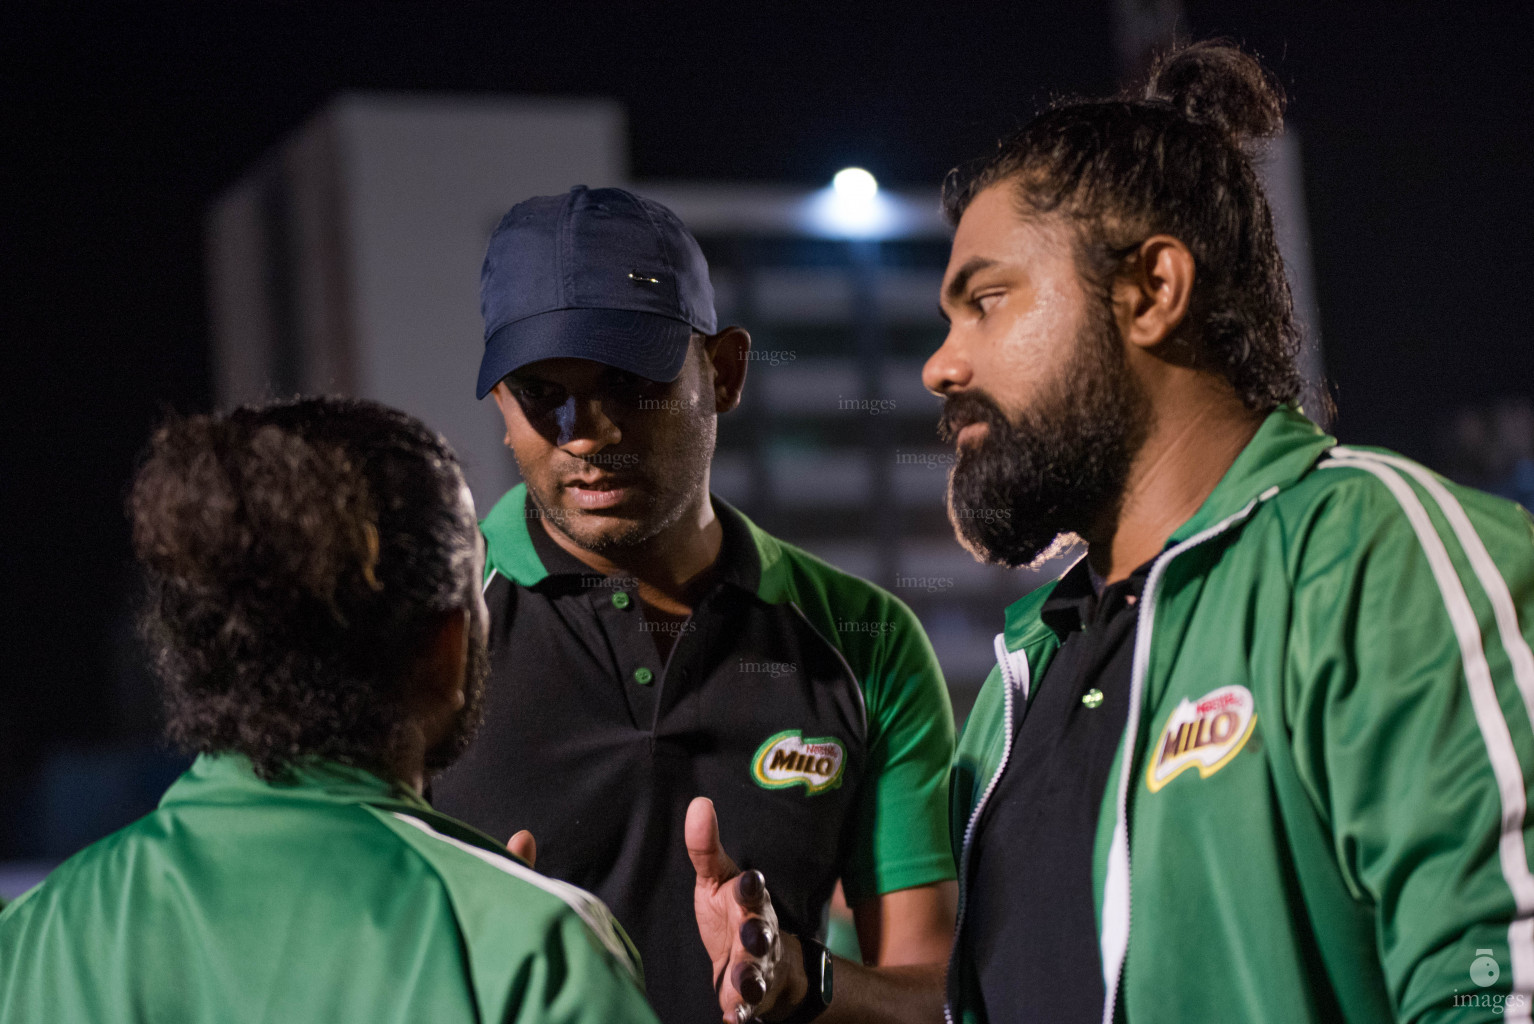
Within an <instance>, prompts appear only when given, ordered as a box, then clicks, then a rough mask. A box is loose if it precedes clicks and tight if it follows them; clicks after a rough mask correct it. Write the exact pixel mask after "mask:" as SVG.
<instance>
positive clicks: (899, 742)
mask: <svg viewBox="0 0 1534 1024" xmlns="http://www.w3.org/2000/svg"><path fill="white" fill-rule="evenodd" d="M881 597H882V598H883V600H884V602H885V606H884V608H883V609H882V613H881V621H882V622H883V624H884V625H885V627H886V628H885V629H884V631H883V632H882V633H880V634H879V635H877V636H875V637H873V638H872V644H873V646H872V648H871V650H870V652H869V653H870V658H869V661H868V668H867V670H866V675H865V677H864V680H863V695H864V701H865V703H866V705H867V708H868V756H869V765H868V772H867V774H866V779H867V782H865V783H864V786H863V791H862V795H861V796H860V798H859V804H858V809H857V823H856V829H857V832H856V838H857V841H856V842H855V843H854V845H853V849H852V850H851V853H850V856H849V858H848V863H847V866H846V869H845V870H844V871H843V873H842V888H843V890H844V891H845V893H846V896H847V902H848V904H849V905H852V906H856V905H858V904H859V903H863V902H866V901H867V900H869V899H871V898H873V897H875V896H879V895H882V894H884V893H887V892H895V891H897V890H899V889H909V888H911V887H913V886H918V885H930V884H932V883H934V882H943V881H948V880H949V879H952V878H954V877H955V872H954V866H953V854H952V852H951V850H950V848H949V842H948V771H949V766H950V763H951V762H952V760H953V750H954V729H953V707H952V705H951V704H950V703H949V700H948V689H947V687H946V685H945V684H944V682H943V671H942V669H941V668H939V667H938V663H937V656H936V655H935V654H934V653H933V651H932V644H931V643H930V642H929V641H928V640H927V635H926V633H925V632H923V631H922V628H921V624H920V623H919V622H918V621H917V619H916V616H915V615H914V614H913V613H912V612H911V609H910V608H908V607H906V605H905V603H904V602H902V601H900V600H899V599H898V598H896V597H894V596H892V595H889V594H883V593H882V592H881Z"/></svg>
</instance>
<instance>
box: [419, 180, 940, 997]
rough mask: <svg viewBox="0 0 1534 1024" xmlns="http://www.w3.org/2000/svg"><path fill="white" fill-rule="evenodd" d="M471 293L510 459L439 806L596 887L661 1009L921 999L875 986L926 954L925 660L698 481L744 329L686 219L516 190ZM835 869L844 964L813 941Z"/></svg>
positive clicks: (491, 523) (889, 623)
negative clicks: (468, 698) (474, 701)
mask: <svg viewBox="0 0 1534 1024" xmlns="http://www.w3.org/2000/svg"><path fill="white" fill-rule="evenodd" d="M481 309H482V311H483V313H484V318H485V352H484V358H483V360H482V361H481V363H480V368H479V382H478V387H477V394H478V396H479V397H480V398H484V397H485V396H486V395H492V396H493V397H494V399H495V401H496V403H497V405H498V406H499V408H500V411H501V414H502V416H503V418H504V420H505V423H506V444H507V446H508V447H510V448H511V450H512V453H513V455H514V456H515V458H516V460H517V465H518V467H519V468H520V469H521V473H522V477H523V481H524V482H523V483H522V484H520V485H518V486H517V487H516V488H514V489H513V490H512V491H510V492H509V493H508V494H507V495H506V496H505V497H503V498H502V499H501V500H500V502H498V503H497V504H496V506H495V508H494V509H493V510H492V511H491V512H490V514H489V515H488V516H487V517H486V518H485V520H484V521H483V522H482V524H481V528H482V530H483V531H484V534H485V538H486V541H487V548H488V557H487V560H486V578H485V598H486V601H487V603H488V605H489V608H490V612H491V631H490V645H491V671H490V682H489V684H488V689H487V697H486V720H485V724H484V728H483V729H482V730H481V732H480V738H479V740H478V741H477V743H476V744H475V746H474V747H473V748H472V749H471V750H470V751H469V752H468V753H467V754H466V755H465V756H464V757H463V759H462V760H461V761H460V763H459V764H458V766H457V767H455V769H454V770H453V771H451V772H449V773H447V774H445V775H444V776H442V777H441V778H440V779H439V780H438V781H437V783H436V785H435V787H434V792H433V799H434V800H435V802H436V804H437V805H438V807H440V808H441V809H443V810H445V811H447V812H449V813H452V814H454V815H457V816H459V817H461V818H464V819H466V820H467V821H469V822H471V823H473V824H475V825H477V826H479V827H481V828H483V829H485V830H487V831H489V832H490V833H491V834H492V835H511V834H512V833H514V832H518V831H519V830H522V829H527V830H530V831H531V832H532V833H533V834H534V835H536V836H537V838H538V841H539V845H540V847H541V849H542V853H541V855H540V857H539V862H538V866H539V868H540V869H542V870H543V871H545V872H547V873H548V874H550V875H552V876H554V877H556V878H561V879H564V880H566V881H570V882H573V883H575V884H577V885H580V886H583V887H585V888H588V889H590V890H592V891H593V892H595V893H596V894H597V895H599V896H600V897H601V898H602V899H603V900H604V901H606V902H607V904H608V905H609V906H611V907H612V909H613V911H614V912H615V914H616V915H617V917H618V919H619V920H620V922H621V923H622V924H623V926H624V927H625V928H626V929H627V930H628V932H629V934H630V935H631V936H632V937H633V938H634V940H635V943H636V945H637V946H638V948H639V950H640V953H641V954H642V957H643V960H644V969H645V977H646V983H647V988H648V992H649V996H650V999H651V1002H652V1004H653V1005H654V1007H655V1008H656V1010H657V1011H658V1012H659V1015H660V1017H661V1018H662V1019H663V1020H666V1021H668V1022H690V1021H695V1022H703V1021H709V1020H718V1019H720V1018H721V1015H727V1017H726V1019H728V1020H730V1021H735V1020H745V1019H748V1018H749V1017H750V1016H751V1011H752V1006H753V1005H754V1004H756V1003H757V1001H758V1000H759V999H760V998H761V992H760V986H759V984H758V982H759V981H760V979H761V978H762V977H764V976H771V977H776V978H778V979H780V985H779V989H780V990H781V991H780V992H779V994H778V995H777V996H776V998H775V1000H774V1006H773V1008H772V1010H771V1011H770V1012H769V1017H770V1018H771V1019H773V1020H791V1021H807V1020H813V1019H816V1018H817V1017H820V1016H821V1014H822V1013H824V1014H825V1017H824V1019H825V1020H827V1021H831V1020H835V1019H851V1018H850V1017H849V1016H848V1013H849V1011H856V1010H857V1009H858V1008H859V1007H860V1006H864V1007H866V1006H868V1005H870V1003H873V1004H877V1003H886V1004H887V1007H888V1009H889V1012H890V1014H891V1015H892V1019H899V1018H903V1017H906V1016H910V1015H912V1014H914V1015H915V1016H916V1017H917V1018H922V1017H926V1018H930V1017H932V1016H935V1015H938V1014H939V1013H940V1010H939V1005H938V1003H937V1001H936V999H935V994H936V991H935V990H936V986H935V985H928V986H927V990H928V991H927V995H926V996H924V997H918V998H912V997H911V996H910V995H908V994H907V995H900V994H898V992H897V990H898V989H902V988H905V987H907V984H906V983H907V982H909V980H910V979H911V978H912V977H913V976H927V975H935V976H936V977H941V973H942V969H943V968H942V965H943V964H944V963H945V962H946V960H947V956H948V952H949V947H950V943H951V939H952V934H953V922H954V913H955V903H956V890H955V886H954V882H953V878H954V866H953V858H952V854H951V852H950V849H949V842H948V817H947V785H948V767H949V760H950V758H951V755H952V751H953V716H952V711H951V709H950V707H949V703H948V697H947V691H946V689H945V687H944V684H943V679H942V674H941V672H940V670H939V668H938V665H937V661H936V659H935V658H934V656H933V653H932V648H931V645H930V644H929V643H928V642H927V638H926V636H925V634H923V632H922V630H921V626H920V625H919V624H918V623H917V621H916V619H915V617H914V616H913V615H912V613H911V611H910V609H908V608H907V607H906V606H905V605H904V604H902V603H901V602H900V601H899V600H898V599H896V598H895V597H893V596H892V595H890V594H888V593H886V592H885V591H883V590H881V589H879V588H878V587H875V586H874V585H872V584H870V583H868V582H866V581H864V580H860V579H857V578H855V577H852V576H849V575H847V574H845V573H842V572H839V571H837V570H836V569H834V568H832V567H831V566H829V565H827V564H826V563H824V562H822V561H820V560H819V559H817V558H815V557H814V556H812V555H810V554H808V553H806V552H804V551H801V550H800V549H798V548H795V547H793V546H792V545H789V544H786V543H784V542H782V541H780V540H777V539H776V538H774V537H772V536H770V535H768V534H766V533H765V532H763V531H762V530H761V529H759V528H758V527H757V526H756V525H755V524H753V523H752V522H750V521H749V520H748V519H747V518H746V517H745V516H744V515H742V514H741V513H740V512H738V511H737V510H735V509H734V508H732V507H730V506H729V505H728V504H726V503H725V502H724V501H722V500H720V499H719V498H717V497H713V496H712V495H711V494H710V493H709V468H710V462H711V461H712V458H713V453H714V445H715V439H716V436H717V429H718V422H717V421H718V416H719V415H720V414H721V413H727V412H729V411H730V410H732V409H734V408H735V407H736V406H737V405H738V404H739V402H740V396H741V390H742V388H743V386H744V384H745V378H746V366H747V361H748V356H749V352H750V347H751V339H750V336H749V335H748V334H747V333H746V332H745V331H744V330H742V329H741V328H739V327H726V328H724V329H722V330H721V329H720V327H719V325H718V323H717V320H716V315H715V312H714V296H713V287H712V285H711V284H710V283H709V277H708V264H707V262H706V260H705V259H704V257H703V253H702V251H701V250H700V249H699V247H698V243H697V242H696V240H694V239H693V237H692V235H691V234H689V233H688V231H687V229H686V228H685V227H684V226H683V225H682V223H681V221H679V220H678V219H677V217H676V215H675V214H673V213H672V212H671V211H670V210H667V209H666V208H665V207H663V206H661V205H660V204H658V203H655V202H652V201H650V200H647V199H644V198H641V197H639V196H636V195H634V194H633V193H631V192H627V191H624V190H622V189H616V188H602V189H587V188H585V187H582V186H578V187H576V188H574V189H571V190H570V191H569V192H568V193H566V194H565V195H561V196H542V197H537V198H533V199H529V200H527V201H526V202H523V203H519V204H518V205H516V206H515V207H513V208H512V209H511V211H510V212H509V213H507V215H506V216H505V218H503V219H502V221H501V223H500V225H499V227H497V228H496V230H495V233H494V235H492V237H491V239H490V245H489V251H488V252H487V254H486V256H485V264H484V271H483V274H482V278H481ZM695 798H696V799H695ZM703 798H706V799H703ZM721 827H722V828H723V830H724V833H725V836H726V839H727V842H726V843H725V844H724V845H727V846H728V847H729V849H730V850H731V852H732V853H733V855H734V856H735V858H737V860H738V863H739V865H740V867H741V868H744V869H746V870H745V872H744V873H743V874H742V873H741V872H740V871H739V870H738V869H737V868H736V863H735V862H733V861H731V860H730V858H729V857H727V856H725V854H724V852H723V849H722V846H721V843H720V837H719V833H720V829H721ZM763 880H765V883H766V886H768V887H770V889H771V902H770V904H769V903H767V901H766V892H765V889H764V887H763V885H762V882H763ZM838 881H840V882H841V884H842V887H843V889H844V891H845V893H846V897H847V901H848V903H849V905H850V906H851V907H852V910H853V915H854V918H855V921H856V924H857V931H858V937H859V944H860V946H861V948H862V951H863V960H864V962H865V964H867V965H868V966H867V967H865V966H864V965H862V964H852V963H848V962H846V961H842V960H839V959H836V958H833V957H831V956H830V955H829V954H828V953H827V952H826V951H825V948H824V946H823V945H822V944H821V943H822V942H823V940H824V939H825V921H826V906H827V903H828V901H829V899H830V897H831V894H832V890H833V889H834V887H835V885H836V883H837V882H838ZM737 900H738V901H741V902H743V903H746V904H748V905H750V906H753V907H760V908H770V909H775V911H776V920H775V923H774V921H773V919H772V915H771V913H770V912H769V913H768V914H767V916H766V920H765V921H764V920H763V919H762V918H759V917H756V916H752V917H751V919H750V927H751V929H752V930H753V934H752V935H750V936H745V935H742V936H740V937H739V938H741V939H742V940H744V947H745V949H746V950H750V951H751V953H752V954H755V956H756V958H757V959H758V960H760V961H762V962H761V963H753V962H752V960H751V958H750V956H749V955H743V951H742V949H741V944H740V943H732V939H734V938H736V937H735V936H733V935H731V934H729V933H728V932H727V929H728V927H729V926H728V925H727V924H726V923H725V922H726V921H729V920H732V919H734V920H739V917H740V915H739V914H738V913H736V914H733V915H732V914H731V913H730V906H729V904H730V903H731V902H733V901H737ZM700 932H701V934H702V939H703V941H702V942H700V941H699V938H698V937H699V935H700ZM732 948H734V949H735V954H734V957H735V960H734V962H732V960H731V955H732V954H731V949H732ZM784 977H787V978H788V979H789V980H788V982H787V984H786V987H785V986H783V985H782V983H781V979H782V978H784ZM833 977H834V978H835V988H834V989H833V980H832V979H833ZM836 991H840V993H841V994H840V995H837V996H836V1000H835V1002H836V1007H835V1008H834V1009H828V1007H829V1004H830V1003H831V1001H832V997H833V994H834V993H835V992H836ZM924 1000H925V1002H931V1005H930V1006H928V1005H926V1004H925V1002H924Z"/></svg>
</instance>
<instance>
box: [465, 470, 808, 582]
mask: <svg viewBox="0 0 1534 1024" xmlns="http://www.w3.org/2000/svg"><path fill="white" fill-rule="evenodd" d="M713 501H714V507H715V509H716V510H717V511H719V512H720V514H721V515H724V516H730V515H733V517H734V518H735V519H736V520H738V521H739V522H740V523H742V524H743V525H744V526H745V528H746V531H747V533H748V534H749V536H750V541H751V543H752V544H753V545H754V546H755V548H756V555H757V559H758V561H759V563H760V566H761V572H760V575H759V577H758V579H757V583H756V596H757V597H758V598H760V599H761V600H763V601H766V602H767V603H769V604H784V603H786V602H788V601H790V600H791V599H792V596H793V593H792V579H791V571H790V568H789V565H788V558H787V553H786V552H785V551H784V549H783V545H782V544H781V543H780V542H779V541H778V540H777V538H775V537H773V536H771V535H769V534H768V533H766V532H765V531H764V530H762V529H761V527H759V526H757V525H756V524H755V523H753V522H752V521H751V520H750V519H749V518H748V517H746V516H745V515H744V514H743V513H741V512H740V510H739V509H736V508H735V507H734V506H732V505H729V504H728V503H726V502H725V501H723V500H722V499H720V498H719V497H717V496H716V497H714V498H713ZM528 522H529V518H528V511H527V485H526V484H518V485H517V486H515V487H513V488H512V489H511V490H509V491H507V492H506V494H505V495H504V496H503V497H502V498H501V500H500V501H498V502H496V503H495V507H494V508H492V509H491V510H490V514H489V515H487V516H485V518H484V519H483V520H482V521H481V522H480V524H479V526H480V530H481V532H483V533H484V535H485V550H486V557H485V579H487V580H488V579H489V578H490V574H491V573H492V572H499V573H500V574H501V575H502V576H505V577H506V578H507V579H509V580H511V581H512V582H513V583H515V584H517V585H518V586H522V587H531V586H533V585H534V584H536V583H538V582H540V581H541V580H544V579H547V578H548V576H549V570H548V569H547V568H546V567H545V566H544V564H543V562H542V560H540V559H539V557H538V552H537V550H536V549H535V548H534V547H533V541H532V537H531V536H529V534H528V532H527V531H528Z"/></svg>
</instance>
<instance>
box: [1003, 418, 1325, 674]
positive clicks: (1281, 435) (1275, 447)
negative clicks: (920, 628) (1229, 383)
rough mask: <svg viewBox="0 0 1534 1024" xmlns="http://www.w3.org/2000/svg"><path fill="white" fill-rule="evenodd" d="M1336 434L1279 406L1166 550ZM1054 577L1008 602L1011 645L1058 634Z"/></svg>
mask: <svg viewBox="0 0 1534 1024" xmlns="http://www.w3.org/2000/svg"><path fill="white" fill-rule="evenodd" d="M1336 443H1337V439H1336V438H1334V437H1332V436H1330V435H1329V434H1327V433H1326V432H1325V431H1323V430H1322V429H1321V428H1320V427H1318V426H1316V425H1315V424H1314V423H1312V422H1311V421H1310V420H1309V419H1307V418H1306V417H1305V415H1304V413H1302V412H1300V411H1299V410H1298V409H1296V408H1295V407H1294V406H1290V405H1281V406H1279V407H1278V408H1277V409H1274V410H1273V411H1272V412H1270V413H1269V414H1268V415H1267V418H1266V419H1264V420H1263V421H1262V426H1260V427H1258V428H1257V433H1256V434H1253V435H1252V439H1251V440H1250V441H1248V442H1247V444H1246V447H1245V448H1243V449H1241V454H1240V455H1237V456H1236V461H1235V462H1233V463H1231V465H1230V468H1229V469H1227V470H1226V471H1225V475H1224V476H1222V477H1221V478H1220V482H1219V483H1218V484H1216V485H1215V488H1214V490H1213V491H1211V492H1210V493H1209V497H1207V498H1205V499H1204V503H1203V504H1202V505H1200V506H1199V508H1198V511H1197V512H1195V513H1193V516H1192V517H1191V518H1190V519H1189V520H1188V521H1187V522H1185V523H1183V524H1182V525H1181V526H1179V527H1178V528H1177V529H1176V530H1174V531H1173V532H1172V536H1170V537H1168V538H1167V542H1166V544H1165V545H1164V546H1163V547H1162V550H1163V551H1165V550H1166V549H1167V548H1170V547H1172V546H1174V545H1176V544H1180V543H1182V542H1183V541H1185V540H1187V539H1188V538H1189V537H1192V536H1194V535H1196V534H1198V533H1199V532H1201V531H1203V530H1205V529H1208V528H1209V527H1211V526H1213V525H1214V524H1215V523H1218V522H1220V521H1221V520H1223V519H1226V518H1228V517H1230V516H1233V515H1235V514H1236V513H1237V512H1239V511H1241V510H1242V509H1243V508H1245V507H1246V506H1247V505H1249V504H1251V503H1252V502H1255V501H1257V500H1258V499H1260V498H1262V497H1264V496H1265V495H1268V494H1269V493H1270V492H1276V491H1282V490H1284V489H1285V488H1287V487H1291V486H1293V485H1294V484H1296V483H1298V482H1299V480H1300V479H1301V478H1302V477H1304V476H1305V475H1306V474H1307V473H1309V472H1310V469H1311V467H1312V466H1314V465H1315V464H1316V462H1317V461H1318V460H1320V458H1321V456H1322V455H1323V454H1325V453H1326V451H1327V450H1328V449H1329V448H1331V447H1332V446H1333V445H1335V444H1336ZM1057 582H1059V581H1058V580H1053V581H1051V582H1049V583H1046V584H1044V585H1043V586H1041V587H1039V588H1037V589H1036V590H1033V591H1031V592H1029V593H1028V594H1026V595H1024V596H1023V597H1021V598H1019V599H1018V600H1016V601H1014V602H1012V604H1010V605H1008V606H1007V612H1006V625H1005V626H1004V629H1005V635H1006V643H1007V648H1008V649H1009V650H1013V651H1015V650H1018V649H1019V648H1021V647H1024V646H1028V645H1030V644H1033V643H1035V642H1037V641H1038V640H1039V639H1040V638H1041V637H1046V636H1047V637H1053V636H1054V633H1053V631H1052V630H1050V628H1049V627H1048V626H1046V625H1044V623H1043V621H1042V620H1041V619H1040V618H1039V609H1040V608H1042V607H1043V605H1044V602H1045V601H1047V600H1048V599H1049V595H1050V593H1051V592H1053V590H1054V589H1055V583H1057Z"/></svg>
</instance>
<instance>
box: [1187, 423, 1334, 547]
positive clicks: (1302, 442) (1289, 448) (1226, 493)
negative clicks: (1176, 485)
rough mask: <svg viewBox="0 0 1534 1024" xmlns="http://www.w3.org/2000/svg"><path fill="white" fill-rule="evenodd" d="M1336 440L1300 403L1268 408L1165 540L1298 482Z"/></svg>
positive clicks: (1204, 526) (1189, 533) (1209, 523)
mask: <svg viewBox="0 0 1534 1024" xmlns="http://www.w3.org/2000/svg"><path fill="white" fill-rule="evenodd" d="M1336 443H1337V439H1336V438H1335V437H1332V436H1330V435H1329V434H1327V433H1326V432H1325V431H1323V430H1322V429H1321V428H1320V427H1318V426H1316V425H1315V424H1314V423H1312V422H1311V421H1310V420H1308V419H1306V417H1305V415H1304V414H1303V413H1301V412H1300V411H1299V410H1298V409H1296V408H1294V407H1293V406H1290V405H1281V406H1279V407H1278V408H1277V409H1274V410H1273V411H1272V412H1270V413H1269V414H1268V416H1267V418H1266V419H1265V420H1263V421H1262V426H1260V427H1258V428H1257V433H1256V434H1254V435H1253V436H1252V439H1251V440H1250V441H1248V442H1247V444H1246V447H1245V448H1243V449H1242V450H1241V454H1240V455H1238V456H1236V461H1235V462H1233V463H1231V465H1230V468H1229V469H1227V470H1226V471H1225V475H1224V476H1223V477H1221V478H1220V482H1219V483H1218V484H1216V485H1215V488H1214V490H1213V491H1211V492H1210V494H1209V497H1207V498H1205V499H1204V503H1203V504H1202V505H1200V506H1199V509H1198V511H1197V512H1195V513H1193V518H1191V519H1189V520H1188V521H1187V522H1185V523H1183V524H1182V525H1181V526H1179V527H1178V528H1177V529H1176V530H1175V531H1174V532H1173V533H1172V536H1171V537H1170V538H1168V539H1167V542H1166V546H1167V547H1171V546H1172V545H1174V544H1180V543H1182V542H1183V541H1185V540H1187V539H1188V538H1189V537H1191V536H1193V535H1194V534H1196V533H1198V532H1200V531H1201V530H1204V529H1207V528H1208V527H1210V526H1213V525H1214V524H1215V523H1218V522H1219V521H1220V520H1222V519H1225V518H1226V517H1228V516H1232V515H1235V514H1236V513H1237V512H1239V511H1241V509H1243V508H1245V507H1246V506H1247V505H1248V504H1250V503H1251V502H1253V501H1255V500H1257V499H1258V498H1261V497H1262V496H1263V495H1265V494H1267V493H1268V492H1269V491H1271V490H1273V489H1274V488H1277V489H1278V490H1280V491H1282V490H1284V489H1285V488H1288V487H1291V486H1293V485H1294V484H1295V483H1298V482H1299V480H1300V478H1301V477H1303V476H1304V475H1305V474H1307V473H1309V472H1310V469H1311V467H1312V466H1314V465H1315V464H1316V462H1317V461H1318V460H1319V459H1320V458H1321V456H1322V455H1323V454H1324V453H1325V452H1326V450H1327V449H1329V448H1331V447H1332V446H1333V445H1335V444H1336Z"/></svg>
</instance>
